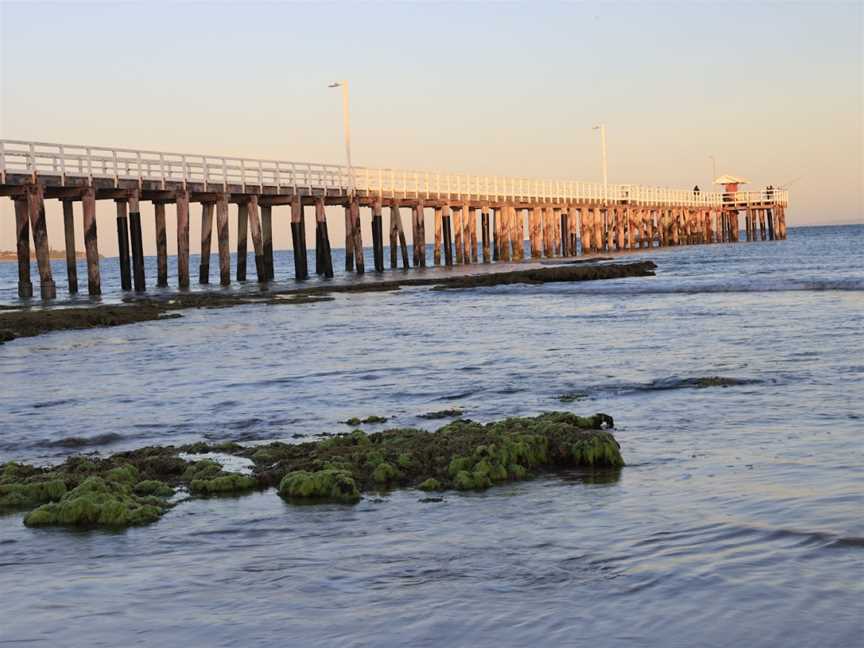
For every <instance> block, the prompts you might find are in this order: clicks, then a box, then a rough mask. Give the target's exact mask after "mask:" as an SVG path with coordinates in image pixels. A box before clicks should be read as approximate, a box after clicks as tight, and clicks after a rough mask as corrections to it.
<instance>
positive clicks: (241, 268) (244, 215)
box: [236, 200, 249, 281]
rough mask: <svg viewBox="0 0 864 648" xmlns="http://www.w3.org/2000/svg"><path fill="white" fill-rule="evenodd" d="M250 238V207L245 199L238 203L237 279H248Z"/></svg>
mask: <svg viewBox="0 0 864 648" xmlns="http://www.w3.org/2000/svg"><path fill="white" fill-rule="evenodd" d="M248 240H249V207H248V206H247V204H246V202H245V201H242V200H241V201H240V202H239V203H238V204H237V270H236V272H237V281H246V257H247V251H246V245H247V242H248Z"/></svg>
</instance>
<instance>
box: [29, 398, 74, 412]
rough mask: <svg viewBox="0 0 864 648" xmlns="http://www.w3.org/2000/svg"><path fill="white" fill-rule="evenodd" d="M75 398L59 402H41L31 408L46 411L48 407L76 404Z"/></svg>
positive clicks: (61, 399) (63, 399)
mask: <svg viewBox="0 0 864 648" xmlns="http://www.w3.org/2000/svg"><path fill="white" fill-rule="evenodd" d="M74 402H75V399H74V398H60V399H58V400H51V401H41V402H39V403H33V404H32V405H31V406H30V407H32V408H33V409H45V408H46V407H57V406H58V405H66V404H67V403H74Z"/></svg>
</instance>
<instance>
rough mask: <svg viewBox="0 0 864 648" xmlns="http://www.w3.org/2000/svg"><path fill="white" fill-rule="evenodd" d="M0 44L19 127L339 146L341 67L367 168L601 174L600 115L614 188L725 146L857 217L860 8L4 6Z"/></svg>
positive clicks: (671, 171)
mask: <svg viewBox="0 0 864 648" xmlns="http://www.w3.org/2000/svg"><path fill="white" fill-rule="evenodd" d="M0 40H2V44H0V135H2V136H3V137H7V138H18V139H38V140H43V141H57V142H68V143H88V144H97V145H108V146H125V147H135V148H139V147H140V148H150V149H162V150H172V151H182V152H192V153H194V152H207V153H214V154H232V155H244V156H250V157H252V156H267V157H278V158H280V159H289V160H303V161H322V162H342V161H343V160H344V149H343V145H342V133H341V112H340V111H341V103H340V97H339V93H338V91H336V90H328V89H327V88H326V85H327V83H328V82H329V81H331V80H334V79H339V78H348V79H350V81H351V93H352V97H351V99H352V129H353V136H354V137H353V153H354V162H355V163H356V164H362V165H374V166H378V165H382V166H408V167H411V168H429V169H450V170H453V171H466V172H472V173H489V174H518V175H528V176H548V177H567V178H574V179H580V180H598V179H599V178H600V164H599V142H598V137H597V133H596V132H592V130H591V126H592V125H593V124H594V123H596V122H598V121H605V122H606V123H607V125H608V131H609V169H610V181H611V182H632V183H646V184H663V185H669V186H680V187H690V186H692V185H693V184H694V183H699V184H700V185H703V186H705V185H707V183H708V182H709V180H710V175H711V162H710V160H709V159H708V156H709V155H712V154H713V155H715V156H716V157H717V160H718V165H719V166H718V171H719V172H728V173H734V174H738V175H743V176H745V177H748V178H750V179H751V180H753V181H754V188H758V187H760V186H764V185H765V184H768V183H773V184H775V185H778V184H782V183H784V182H787V181H789V180H792V179H793V178H797V177H799V176H800V180H797V181H796V182H795V183H794V184H793V185H792V186H791V190H792V192H793V194H792V201H793V202H792V207H791V209H790V210H789V220H790V222H791V223H792V224H793V225H794V224H803V223H819V222H839V221H850V220H855V219H857V220H861V218H862V214H861V191H862V189H861V183H862V167H861V164H862V162H861V158H862V116H861V113H862V12H861V7H860V4H858V3H830V2H820V3H813V4H803V3H725V2H715V3H711V4H705V3H663V4H633V3H608V4H596V3H585V4H562V3H544V2H535V3H531V4H527V3H524V4H522V3H513V4H511V3H473V4H462V3H447V4H444V3H440V4H439V3H434V4H433V3H423V4H407V3H405V4H393V3H364V4H359V3H345V2H339V3H335V2H334V3H315V4H294V3H268V4H254V3H242V4H241V3H214V2H210V3H186V4H172V3H159V2H149V3H146V4H133V3H114V4H109V3H92V4H80V3H56V4H47V3H41V4H40V3H35V2H28V3H21V4H19V3H10V2H3V3H2V5H0ZM4 202H8V201H4ZM105 209H107V210H108V211H107V212H105V213H110V208H108V207H100V218H102V213H103V211H104V210H105ZM0 219H2V220H0V236H2V240H3V242H2V243H0V247H8V245H7V241H8V240H10V239H9V238H8V236H9V233H10V232H11V228H10V224H9V221H10V220H11V209H10V207H9V205H6V204H4V205H3V206H2V208H0ZM50 226H51V223H50V222H49V227H50ZM55 233H56V234H59V232H58V228H57V227H54V228H53V233H51V238H52V243H53V242H54V240H55ZM145 234H146V230H145ZM280 236H281V235H280V232H278V231H277V239H278V238H279V237H280ZM108 238H111V237H108ZM195 238H196V237H195V236H193V240H194V239H195ZM56 240H57V241H58V242H59V240H60V239H59V238H58V239H56ZM287 240H288V239H287V237H284V244H283V245H287ZM277 243H279V241H278V240H277ZM108 245H110V243H108ZM283 245H280V247H281V246H283ZM106 251H107V252H109V253H110V248H108V249H107V250H106Z"/></svg>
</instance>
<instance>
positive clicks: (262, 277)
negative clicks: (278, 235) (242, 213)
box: [248, 194, 267, 283]
mask: <svg viewBox="0 0 864 648" xmlns="http://www.w3.org/2000/svg"><path fill="white" fill-rule="evenodd" d="M248 218H249V235H250V237H251V238H252V249H253V250H254V251H255V276H256V278H257V279H258V283H266V282H267V268H266V266H265V265H264V242H263V241H262V239H261V221H260V219H259V215H258V196H257V194H252V195H251V196H249V205H248Z"/></svg>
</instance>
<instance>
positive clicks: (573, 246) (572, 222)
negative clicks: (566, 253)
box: [567, 205, 579, 256]
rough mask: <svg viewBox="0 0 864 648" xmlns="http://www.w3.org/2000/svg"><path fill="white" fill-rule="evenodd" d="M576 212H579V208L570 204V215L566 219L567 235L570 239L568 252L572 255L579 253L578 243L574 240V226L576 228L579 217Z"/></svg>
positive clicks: (575, 236)
mask: <svg viewBox="0 0 864 648" xmlns="http://www.w3.org/2000/svg"><path fill="white" fill-rule="evenodd" d="M578 214H579V210H578V208H577V207H576V205H570V216H569V218H568V221H567V222H568V228H567V237H568V239H569V240H570V253H571V254H572V255H573V256H576V255H578V254H579V245H578V243H577V242H576V239H577V238H578V237H577V235H576V232H577V229H576V228H577V225H578V219H579V216H578Z"/></svg>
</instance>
